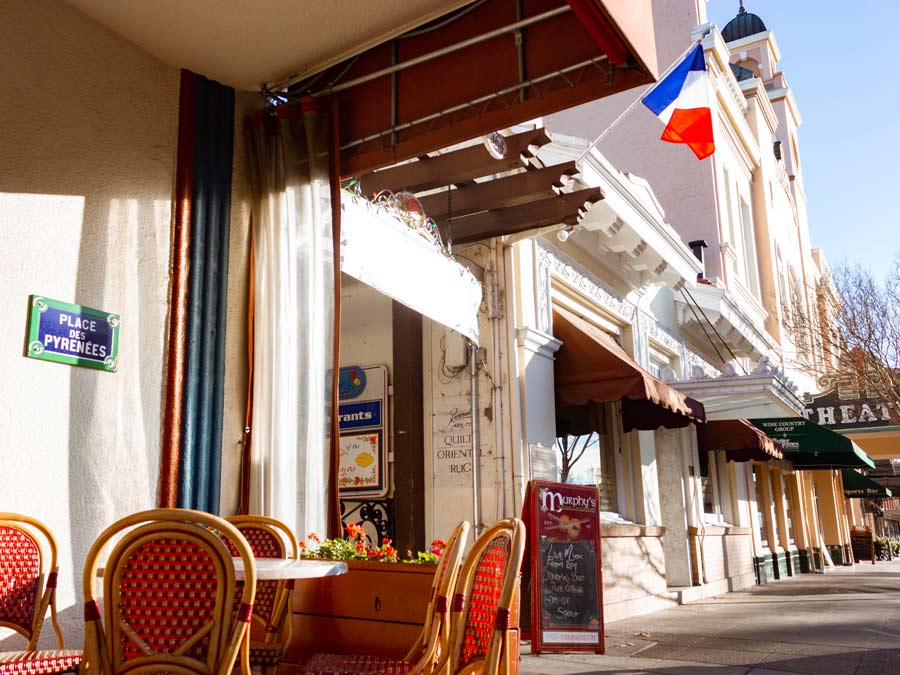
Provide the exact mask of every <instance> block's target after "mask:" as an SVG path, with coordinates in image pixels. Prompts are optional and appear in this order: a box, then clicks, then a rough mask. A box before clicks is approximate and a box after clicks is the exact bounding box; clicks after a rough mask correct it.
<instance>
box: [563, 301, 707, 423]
mask: <svg viewBox="0 0 900 675" xmlns="http://www.w3.org/2000/svg"><path fill="white" fill-rule="evenodd" d="M553 333H554V336H555V337H557V338H559V339H560V340H562V343H563V346H562V348H561V349H560V350H559V352H558V353H557V355H556V362H555V364H554V369H553V372H554V380H555V384H556V401H557V404H558V405H560V406H581V405H585V404H587V403H611V402H613V401H622V422H623V427H624V429H625V431H631V430H632V429H642V430H652V429H656V428H658V427H666V428H669V429H677V428H681V427H685V426H687V425H688V424H690V423H691V422H703V421H704V420H705V419H706V417H705V414H704V410H703V404H702V403H700V402H699V401H695V400H694V399H692V398H690V397H689V396H685V395H684V394H682V393H681V392H679V391H676V390H675V389H673V388H672V387H670V386H669V385H667V384H665V383H664V382H662V381H661V380H659V379H657V378H656V377H654V376H653V375H651V374H650V373H648V372H647V371H646V370H644V369H643V368H641V366H639V365H638V364H637V363H636V362H635V361H634V360H633V359H632V358H631V357H630V356H628V354H626V353H625V350H623V349H622V348H621V347H620V346H619V345H618V344H616V342H615V341H614V340H613V339H612V338H611V337H609V336H608V335H607V334H606V333H604V332H603V331H602V330H600V329H599V328H597V327H595V326H593V325H591V324H590V323H588V322H587V321H585V320H584V319H582V318H581V317H579V316H577V315H575V314H573V313H572V312H570V311H569V310H567V309H564V308H562V307H554V308H553Z"/></svg>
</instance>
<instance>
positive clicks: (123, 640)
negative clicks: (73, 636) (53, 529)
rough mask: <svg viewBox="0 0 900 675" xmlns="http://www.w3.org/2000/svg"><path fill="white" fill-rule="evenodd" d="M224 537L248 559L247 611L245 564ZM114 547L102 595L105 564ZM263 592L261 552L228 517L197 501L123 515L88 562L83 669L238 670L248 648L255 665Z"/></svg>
mask: <svg viewBox="0 0 900 675" xmlns="http://www.w3.org/2000/svg"><path fill="white" fill-rule="evenodd" d="M223 538H227V539H228V540H229V541H230V542H231V547H232V549H231V550H234V551H236V552H237V554H238V556H239V557H240V558H241V559H242V562H243V567H244V574H245V580H244V581H243V589H242V591H241V604H240V609H239V611H238V612H234V608H233V601H234V596H235V589H236V583H237V582H236V579H235V565H234V561H233V560H232V554H231V551H230V550H229V547H227V546H226V545H225V544H224V542H223ZM114 540H115V543H114V544H113V541H114ZM108 546H111V550H110V551H109V555H108V556H107V558H106V563H105V566H104V569H103V582H102V583H103V593H102V601H101V600H99V599H98V597H97V593H96V590H95V589H96V582H97V579H98V565H99V562H100V556H101V554H102V553H103V552H104V551H105V550H106V549H107V547H108ZM255 594H256V567H255V564H254V561H253V553H252V551H251V549H250V545H249V544H248V543H247V540H246V539H244V536H243V535H242V534H241V533H240V532H239V531H238V530H237V529H236V528H235V527H234V526H233V525H232V524H231V523H229V522H228V521H226V520H224V519H222V518H219V517H217V516H213V515H210V514H208V513H203V512H200V511H191V510H188V509H156V510H151V511H143V512H141V513H136V514H134V515H131V516H128V517H126V518H123V519H122V520H120V521H118V522H116V523H113V524H112V525H110V526H109V527H108V528H106V530H104V532H103V533H102V534H101V535H100V536H99V537H98V538H97V540H96V541H95V542H94V545H93V546H92V547H91V550H90V551H89V552H88V555H87V560H86V562H85V566H84V598H85V605H84V620H85V655H84V661H85V664H84V665H85V666H86V668H83V669H86V671H87V673H90V674H93V673H99V674H101V675H115V674H118V673H125V672H132V671H133V672H144V673H147V672H167V673H188V674H189V673H198V674H202V675H228V674H229V673H231V670H232V667H233V666H234V662H235V659H236V658H237V656H238V652H239V651H240V654H241V664H242V668H244V670H245V672H249V659H248V656H249V653H248V649H247V640H245V636H246V633H247V629H248V626H249V624H250V615H251V613H252V606H253V600H254V596H255ZM101 603H102V606H103V611H102V614H101V611H100V605H101ZM101 616H102V618H101Z"/></svg>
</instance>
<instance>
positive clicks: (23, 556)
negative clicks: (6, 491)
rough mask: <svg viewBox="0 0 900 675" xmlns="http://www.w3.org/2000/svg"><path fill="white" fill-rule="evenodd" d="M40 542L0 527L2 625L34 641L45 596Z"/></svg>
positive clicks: (0, 616) (0, 610)
mask: <svg viewBox="0 0 900 675" xmlns="http://www.w3.org/2000/svg"><path fill="white" fill-rule="evenodd" d="M41 557H42V556H41V548H40V546H39V545H38V542H37V541H36V540H35V539H34V537H32V536H31V534H30V533H29V532H27V531H26V530H24V529H22V528H19V527H15V526H13V525H0V625H2V626H6V627H7V628H12V629H14V630H16V631H18V632H19V633H21V634H22V635H24V636H25V637H26V638H31V633H32V628H33V626H34V614H35V611H36V610H37V607H38V598H39V596H40V592H41V576H42V569H41V568H42V561H41Z"/></svg>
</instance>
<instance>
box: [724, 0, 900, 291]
mask: <svg viewBox="0 0 900 675" xmlns="http://www.w3.org/2000/svg"><path fill="white" fill-rule="evenodd" d="M744 7H745V8H746V9H747V11H748V12H753V13H754V14H757V15H758V16H759V17H760V18H761V19H762V20H763V22H764V23H765V24H766V27H767V28H768V29H769V30H771V31H773V32H774V33H775V39H776V41H777V42H778V46H779V47H780V48H781V56H782V59H781V62H780V63H779V67H780V69H781V70H782V71H783V72H784V74H785V77H786V78H787V81H788V84H789V85H790V86H791V89H792V90H793V92H794V96H795V97H796V99H797V105H798V106H799V108H800V114H801V116H802V118H803V124H802V126H801V127H800V131H799V144H800V157H801V162H802V170H803V173H804V181H805V185H806V198H807V203H808V208H809V229H810V235H811V238H812V244H813V246H814V247H821V248H822V249H824V251H825V255H826V257H827V258H828V260H829V262H830V263H831V264H832V265H835V264H837V263H838V262H840V261H842V260H848V261H850V262H859V263H861V264H862V265H863V266H865V267H868V268H870V269H871V270H872V272H874V273H875V274H876V275H877V276H879V277H881V276H883V275H884V274H885V272H886V271H887V270H888V269H889V268H890V267H892V266H893V260H894V256H895V255H896V254H898V253H900V121H898V118H900V77H898V66H897V47H896V44H897V31H898V26H900V2H896V1H895V0H855V1H854V2H838V0H744ZM707 8H708V13H709V20H710V21H711V22H712V23H714V24H716V25H717V26H718V27H719V29H720V30H721V29H722V27H724V26H725V24H726V23H727V22H728V21H730V20H731V19H732V18H734V16H735V15H736V14H737V9H738V0H712V1H711V2H710V3H709V4H708V5H707Z"/></svg>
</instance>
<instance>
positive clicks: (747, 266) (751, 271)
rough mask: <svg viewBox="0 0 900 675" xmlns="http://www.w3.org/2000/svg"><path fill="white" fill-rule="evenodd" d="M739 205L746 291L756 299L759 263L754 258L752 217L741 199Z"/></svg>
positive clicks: (754, 243) (754, 240)
mask: <svg viewBox="0 0 900 675" xmlns="http://www.w3.org/2000/svg"><path fill="white" fill-rule="evenodd" d="M740 204H741V231H742V233H743V235H744V236H743V239H744V241H743V248H744V276H745V278H746V280H747V289H748V290H749V291H750V292H751V293H753V295H754V296H755V297H756V298H757V299H758V298H759V297H760V290H759V262H758V260H757V257H756V230H755V228H754V227H753V217H752V215H751V213H750V206H749V205H748V204H747V202H745V201H744V200H743V199H741V200H740Z"/></svg>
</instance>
